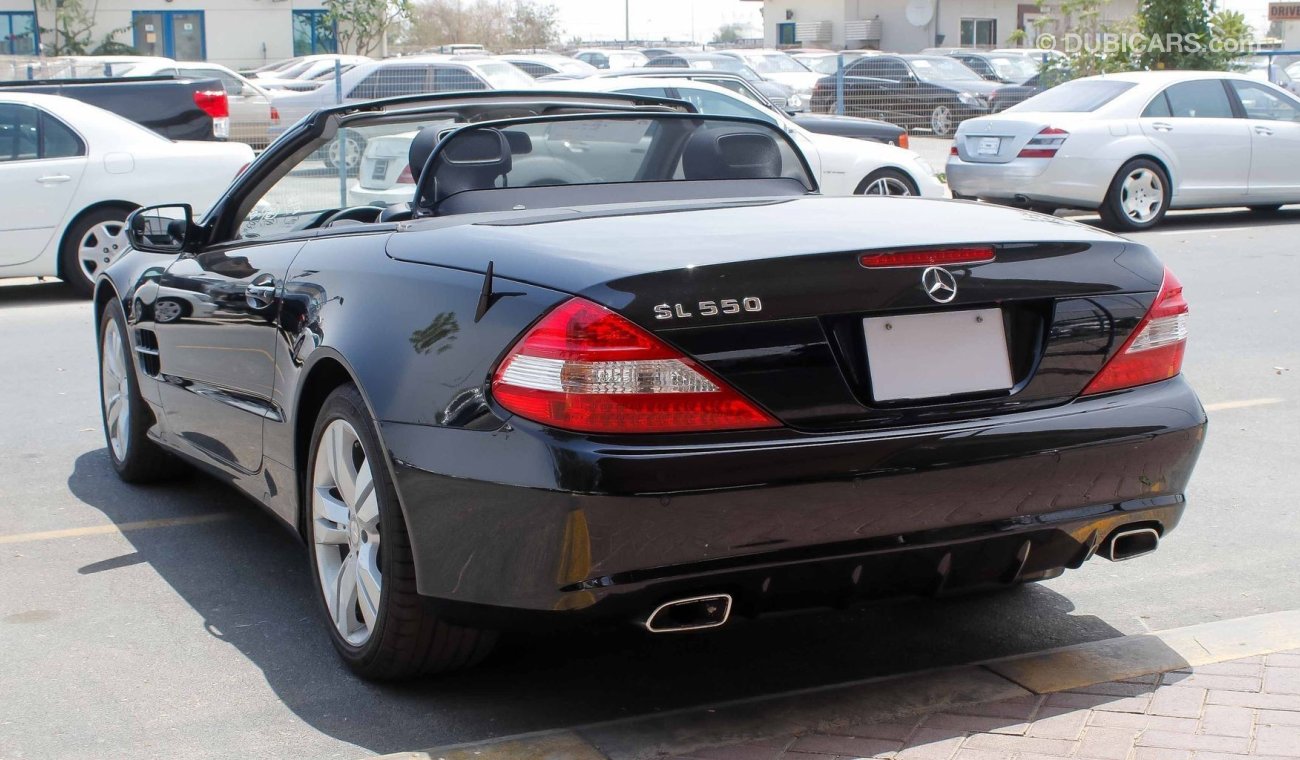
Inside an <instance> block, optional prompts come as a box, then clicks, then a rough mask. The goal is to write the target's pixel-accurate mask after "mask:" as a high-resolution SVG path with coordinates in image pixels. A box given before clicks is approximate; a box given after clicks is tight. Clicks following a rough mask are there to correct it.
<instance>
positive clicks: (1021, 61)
mask: <svg viewBox="0 0 1300 760" xmlns="http://www.w3.org/2000/svg"><path fill="white" fill-rule="evenodd" d="M946 55H947V57H948V58H952V59H953V60H955V61H961V63H962V64H964V65H965V66H966V67H967V68H969V69H970V70H971V71H974V72H975V73H976V74H979V75H980V78H982V79H986V80H988V81H990V82H999V83H1001V84H1020V83H1022V82H1024V81H1025V80H1026V79H1029V78H1030V77H1032V76H1035V75H1037V74H1038V68H1039V67H1038V63H1037V62H1036V61H1034V60H1033V59H1032V58H1029V57H1028V56H1023V55H1002V54H998V53H982V52H979V51H975V50H957V51H954V52H951V53H947V54H946Z"/></svg>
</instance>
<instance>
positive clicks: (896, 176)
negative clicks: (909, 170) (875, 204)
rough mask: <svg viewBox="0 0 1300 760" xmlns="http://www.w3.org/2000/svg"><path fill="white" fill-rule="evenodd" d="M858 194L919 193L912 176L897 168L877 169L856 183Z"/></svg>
mask: <svg viewBox="0 0 1300 760" xmlns="http://www.w3.org/2000/svg"><path fill="white" fill-rule="evenodd" d="M854 192H856V193H857V194H858V195H919V194H920V193H919V192H918V191H917V189H916V183H914V182H912V178H911V177H909V176H907V175H906V174H904V173H903V172H901V171H899V170H897V169H877V170H875V171H874V172H872V173H870V174H868V175H867V177H866V179H864V180H862V182H861V183H860V184H859V185H858V188H857V190H856V191H854Z"/></svg>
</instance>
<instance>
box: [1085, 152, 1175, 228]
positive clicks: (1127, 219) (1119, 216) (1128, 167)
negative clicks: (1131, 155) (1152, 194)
mask: <svg viewBox="0 0 1300 760" xmlns="http://www.w3.org/2000/svg"><path fill="white" fill-rule="evenodd" d="M1137 172H1149V173H1150V174H1151V175H1154V176H1155V178H1156V179H1157V180H1158V181H1159V185H1160V199H1159V200H1160V203H1159V207H1158V208H1157V209H1155V211H1154V212H1153V213H1152V214H1151V216H1150V217H1149V218H1147V219H1137V218H1135V217H1133V216H1131V215H1130V214H1129V213H1128V212H1127V211H1126V210H1125V207H1124V203H1125V199H1126V198H1127V195H1126V193H1127V190H1126V188H1125V182H1126V181H1127V180H1128V179H1129V177H1130V176H1132V175H1133V174H1135V173H1137ZM1171 197H1173V188H1172V187H1171V186H1170V184H1169V175H1168V174H1166V173H1165V170H1164V169H1163V168H1161V166H1160V164H1157V163H1156V162H1155V161H1151V160H1150V159H1146V158H1135V159H1133V160H1132V161H1129V162H1128V163H1127V164H1124V165H1123V166H1122V167H1120V170H1119V171H1118V172H1116V173H1115V177H1114V179H1112V180H1111V181H1110V188H1109V189H1107V191H1106V197H1105V199H1104V200H1102V202H1101V208H1099V209H1097V211H1098V213H1100V214H1101V221H1102V224H1103V225H1104V226H1105V227H1106V228H1107V229H1111V230H1116V231H1118V232H1132V231H1136V230H1149V229H1151V228H1152V227H1154V226H1156V225H1157V224H1159V223H1160V220H1162V219H1164V218H1165V213H1166V212H1167V211H1168V210H1169V200H1170V198H1171Z"/></svg>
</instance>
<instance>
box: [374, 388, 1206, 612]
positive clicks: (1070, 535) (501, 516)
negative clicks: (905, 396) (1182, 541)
mask: <svg viewBox="0 0 1300 760" xmlns="http://www.w3.org/2000/svg"><path fill="white" fill-rule="evenodd" d="M1204 429H1205V414H1204V411H1203V410H1202V408H1201V405H1200V403H1199V401H1198V400H1197V398H1196V396H1195V394H1194V393H1193V392H1192V390H1191V389H1190V387H1189V386H1188V385H1187V384H1186V383H1185V381H1183V380H1182V378H1181V377H1179V378H1175V379H1173V380H1169V381H1166V382H1163V383H1158V384H1155V385H1151V386H1146V387H1143V388H1138V389H1134V390H1131V391H1125V392H1120V393H1116V394H1112V395H1109V396H1105V397H1099V398H1093V399H1086V400H1081V401H1076V402H1074V403H1071V404H1068V405H1065V406H1062V407H1058V408H1055V409H1050V410H1042V411H1036V412H1026V413H1022V414H1015V415H1005V416H1001V417H998V418H996V419H986V420H976V421H968V422H963V423H956V424H951V425H933V426H927V427H924V428H913V429H908V430H903V431H900V430H894V431H888V432H887V433H879V432H878V433H870V434H854V435H817V436H811V435H800V434H795V433H789V432H783V433H780V434H777V433H767V434H766V435H765V436H755V435H754V434H749V436H748V437H747V438H743V439H740V438H738V437H737V436H735V435H733V436H731V439H732V440H729V441H725V442H724V441H719V442H716V443H704V444H681V445H665V444H655V445H642V446H626V445H611V444H602V443H599V442H595V441H591V440H588V439H583V438H578V437H572V436H570V437H567V438H560V437H556V436H555V435H554V434H553V433H548V432H544V431H540V430H530V429H527V428H525V427H523V426H522V425H521V426H520V427H519V428H518V429H515V430H513V431H509V432H497V433H476V432H468V431H452V430H447V429H440V428H433V427H425V426H417V425H405V424H395V423H385V424H384V425H383V432H384V436H385V443H386V445H387V446H388V447H389V449H390V450H391V451H392V453H393V455H394V457H395V458H396V460H398V461H397V463H396V465H395V474H396V479H397V485H398V490H399V492H400V494H401V498H402V501H403V505H404V507H405V511H406V516H407V523H408V527H409V529H410V532H411V537H412V544H413V547H414V551H415V555H416V556H415V559H416V573H417V579H418V583H419V588H420V592H421V594H423V595H425V596H428V597H432V598H433V599H435V600H437V603H438V604H441V605H442V606H443V608H444V609H445V610H447V611H448V614H451V615H453V616H454V617H457V618H459V619H463V620H465V621H466V622H476V623H479V624H489V625H494V626H509V625H511V624H512V623H514V622H516V621H525V620H527V621H540V620H542V619H555V618H569V619H573V620H583V621H585V620H591V619H597V618H626V617H634V616H636V615H637V614H639V613H642V612H645V611H648V610H650V609H653V608H654V606H656V605H657V604H659V603H660V602H662V601H664V600H666V599H669V598H675V597H681V596H689V595H695V594H704V593H718V592H726V593H731V594H732V595H733V596H734V597H735V598H736V603H737V610H738V611H739V612H741V613H757V612H762V611H765V610H768V609H776V608H786V607H803V606H817V605H822V604H827V603H841V602H844V601H851V600H853V599H855V598H871V597H882V596H891V595H897V594H925V593H942V592H945V591H956V590H962V589H967V588H973V587H979V586H984V585H988V584H990V583H1011V582H1017V581H1024V580H1036V579H1042V578H1047V577H1053V576H1055V575H1057V574H1059V573H1060V572H1061V570H1062V569H1063V568H1066V567H1076V566H1078V565H1079V564H1081V563H1082V562H1083V561H1084V560H1085V559H1087V558H1088V557H1089V556H1091V553H1092V552H1093V551H1095V550H1096V549H1097V547H1098V546H1099V544H1100V543H1101V542H1102V541H1103V540H1104V539H1105V538H1106V537H1107V536H1108V535H1109V534H1110V533H1111V532H1113V531H1114V530H1115V529H1116V528H1118V527H1120V526H1125V525H1135V524H1139V523H1141V524H1144V525H1151V526H1152V527H1156V528H1157V529H1158V530H1159V531H1160V532H1161V534H1162V535H1164V534H1166V533H1168V531H1169V530H1171V529H1172V528H1173V527H1174V526H1175V525H1176V524H1177V523H1178V520H1179V518H1180V516H1181V514H1182V511H1183V504H1184V498H1183V492H1184V490H1185V487H1186V485H1187V481H1188V479H1189V477H1190V475H1191V471H1192V468H1193V466H1194V464H1195V462H1196V458H1197V455H1198V454H1199V451H1200V447H1201V443H1202V439H1203V436H1204ZM777 436H781V438H780V440H777ZM435 463H436V464H435ZM526 613H533V614H526ZM542 613H551V614H542ZM555 613H564V614H555Z"/></svg>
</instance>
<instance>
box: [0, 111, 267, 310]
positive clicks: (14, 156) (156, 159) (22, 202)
mask: <svg viewBox="0 0 1300 760" xmlns="http://www.w3.org/2000/svg"><path fill="white" fill-rule="evenodd" d="M252 160H253V151H252V149H251V148H249V147H248V146H247V145H243V144H240V143H221V142H197V141H181V140H177V141H173V140H169V139H167V138H165V137H162V136H161V135H159V134H158V133H156V132H153V131H151V130H148V129H145V128H144V127H141V126H140V125H139V124H136V123H135V122H133V121H128V120H127V119H124V118H122V117H121V116H118V115H116V114H113V113H110V112H108V111H106V110H104V109H102V108H96V107H95V106H92V105H88V104H86V103H82V102H80V101H78V100H73V99H71V98H64V97H58V96H55V95H38V94H31V93H25V92H13V91H0V209H3V211H0V277H47V276H53V277H58V278H60V279H62V280H63V281H64V282H66V283H67V284H68V286H69V287H71V288H72V290H73V291H75V292H77V293H79V294H82V295H90V291H91V283H92V281H93V279H94V277H95V275H96V274H98V273H99V272H100V271H102V270H103V269H104V268H105V267H107V266H108V265H109V264H111V263H112V262H113V261H114V260H115V259H116V258H117V257H118V256H119V255H120V254H121V253H122V252H123V251H124V250H125V249H126V237H125V236H124V235H123V233H122V228H123V223H124V221H125V219H126V216H127V214H129V213H130V212H131V211H132V210H134V209H136V208H138V207H140V206H144V205H148V204H151V203H157V202H159V201H160V200H161V199H163V198H167V199H175V200H177V201H179V202H184V203H188V204H189V205H190V206H192V207H193V208H194V209H196V210H197V211H203V210H205V209H206V208H207V207H208V206H210V205H211V204H212V202H213V201H215V200H216V199H217V198H218V197H219V196H220V195H221V193H222V191H223V190H224V189H225V186H226V185H227V184H228V183H229V182H230V180H231V179H233V178H234V177H235V175H236V174H237V173H238V172H239V170H240V169H241V168H242V167H244V166H246V165H247V164H248V163H249V162H250V161H252ZM160 194H161V195H160Z"/></svg>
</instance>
